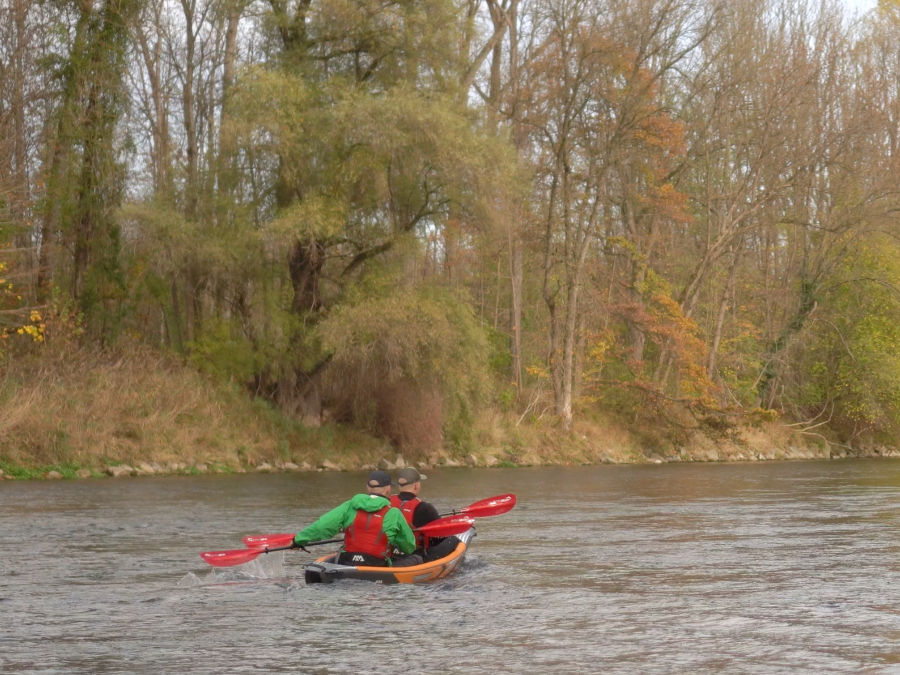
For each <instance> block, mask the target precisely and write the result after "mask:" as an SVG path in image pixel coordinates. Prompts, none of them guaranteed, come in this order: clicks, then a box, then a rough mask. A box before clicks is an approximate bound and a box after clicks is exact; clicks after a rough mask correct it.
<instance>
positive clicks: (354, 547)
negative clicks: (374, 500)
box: [344, 504, 391, 560]
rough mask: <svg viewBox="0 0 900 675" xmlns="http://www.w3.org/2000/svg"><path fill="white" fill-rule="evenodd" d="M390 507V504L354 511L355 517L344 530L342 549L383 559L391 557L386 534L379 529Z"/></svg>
mask: <svg viewBox="0 0 900 675" xmlns="http://www.w3.org/2000/svg"><path fill="white" fill-rule="evenodd" d="M389 508H391V506H390V504H388V505H387V506H383V507H381V508H380V509H378V510H377V511H364V510H362V509H360V510H359V511H357V512H356V517H355V518H354V519H353V522H352V523H350V527H348V528H347V529H346V530H345V531H344V550H345V551H350V552H351V553H366V554H368V555H371V556H375V557H377V558H384V559H385V560H388V559H390V557H391V547H390V545H389V544H388V539H387V535H386V534H385V533H384V531H383V530H382V529H381V526H382V524H383V522H384V514H385V513H387V511H388V509H389Z"/></svg>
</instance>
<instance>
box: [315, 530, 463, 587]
mask: <svg viewBox="0 0 900 675" xmlns="http://www.w3.org/2000/svg"><path fill="white" fill-rule="evenodd" d="M474 536H475V528H474V527H473V528H469V529H468V530H466V531H465V532H463V533H462V534H460V535H457V537H458V538H459V544H458V545H457V546H456V548H455V549H453V551H451V552H450V553H449V554H448V555H446V556H444V557H443V558H438V559H437V560H431V561H429V562H425V563H422V564H421V565H411V566H409V567H368V566H365V565H339V564H337V563H336V562H335V560H336V559H337V556H338V554H337V553H332V554H331V555H326V556H323V557H321V558H318V559H317V560H316V561H315V562H311V563H307V564H306V565H304V566H303V567H304V569H305V577H306V583H308V584H330V583H332V582H334V581H337V580H338V579H362V580H365V581H375V582H379V583H382V584H418V583H422V582H425V581H435V580H436V579H443V578H444V577H446V576H447V575H449V574H452V573H453V571H454V570H455V569H456V568H457V567H459V565H460V563H462V561H463V558H464V557H465V555H466V550H467V549H468V548H469V542H470V541H471V540H472V538H473V537H474Z"/></svg>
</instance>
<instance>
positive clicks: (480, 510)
mask: <svg viewBox="0 0 900 675" xmlns="http://www.w3.org/2000/svg"><path fill="white" fill-rule="evenodd" d="M515 505H516V496H515V495H513V494H509V495H498V496H496V497H488V498H487V499H482V500H481V501H478V502H475V503H474V504H469V505H468V506H467V507H466V508H464V509H460V513H462V514H464V515H467V516H469V517H472V518H475V517H482V518H483V517H484V516H499V515H500V514H501V513H506V512H507V511H509V510H510V509H512V507H514V506H515Z"/></svg>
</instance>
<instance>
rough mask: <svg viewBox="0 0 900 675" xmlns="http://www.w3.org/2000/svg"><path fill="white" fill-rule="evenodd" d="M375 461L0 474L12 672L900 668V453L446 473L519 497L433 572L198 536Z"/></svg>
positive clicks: (323, 497) (234, 533)
mask: <svg viewBox="0 0 900 675" xmlns="http://www.w3.org/2000/svg"><path fill="white" fill-rule="evenodd" d="M363 477H364V474H362V473H359V474H356V473H345V474H335V473H319V474H282V475H240V476H204V477H167V478H139V479H120V480H113V479H109V480H87V481H78V482H76V481H65V482H13V481H6V482H3V483H0V626H2V628H0V671H2V672H3V673H19V672H36V673H60V672H64V673H69V672H78V673H82V672H83V673H243V672H246V673H250V672H296V673H359V672H376V671H377V672H383V673H389V672H405V673H418V672H425V671H428V672H435V673H497V672H499V673H540V672H550V673H588V672H592V673H593V672H603V673H804V672H809V673H813V672H814V673H828V672H832V673H900V563H898V554H900V537H898V535H900V461H894V460H868V461H834V462H796V463H794V462H791V463H766V464H735V465H697V464H694V465H659V466H624V467H623V466H599V467H578V468H534V469H478V470H476V469H439V470H435V471H432V472H430V476H429V480H428V481H426V482H425V483H424V488H425V492H424V493H423V496H424V497H425V498H427V499H429V500H431V501H433V502H434V503H435V504H436V505H437V506H438V507H439V508H440V509H441V510H449V509H451V508H454V507H460V506H465V505H466V504H469V503H472V502H474V501H477V500H479V499H483V498H486V497H490V496H494V495H498V494H503V493H507V492H512V493H515V494H516V495H517V497H518V505H517V506H516V508H515V509H513V510H512V511H510V512H509V513H507V514H505V515H502V516H497V517H493V518H483V519H479V521H478V526H477V527H478V536H477V537H476V538H475V540H474V541H473V543H472V546H471V548H470V551H469V554H468V556H467V558H466V562H465V563H464V565H463V567H462V568H461V569H460V570H459V571H458V572H457V573H456V574H455V575H454V576H452V577H450V578H448V579H445V580H442V581H438V582H435V583H433V584H429V585H415V586H406V585H404V586H396V585H395V586H382V585H377V584H371V583H368V582H362V581H347V582H340V583H335V584H332V585H314V586H306V585H305V584H304V583H303V580H302V568H301V564H302V563H303V562H304V561H305V560H309V559H310V558H311V556H310V555H307V554H306V553H303V552H302V551H297V552H290V553H289V554H287V555H285V554H281V553H277V554H270V555H266V556H261V557H260V559H259V560H258V561H257V562H254V563H251V564H249V565H245V566H243V567H241V568H228V569H216V568H211V567H209V566H207V565H206V564H205V563H204V562H203V561H202V560H201V559H200V557H199V555H198V554H199V552H200V551H206V550H216V549H228V548H238V547H240V546H241V537H242V536H243V535H245V534H253V533H267V532H285V531H293V530H297V529H299V528H301V527H303V526H304V525H306V524H307V523H309V522H310V521H311V520H313V519H314V518H315V517H317V516H318V515H320V514H321V513H322V512H323V511H325V510H326V509H329V508H331V507H333V506H335V505H336V504H338V503H339V502H340V501H342V500H343V499H345V498H347V497H348V496H349V495H350V494H351V493H353V492H355V491H358V489H359V487H360V484H361V483H362V481H363ZM316 552H317V553H318V552H321V549H319V551H316Z"/></svg>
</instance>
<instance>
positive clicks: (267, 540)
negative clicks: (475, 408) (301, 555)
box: [243, 494, 516, 548]
mask: <svg viewBox="0 0 900 675" xmlns="http://www.w3.org/2000/svg"><path fill="white" fill-rule="evenodd" d="M515 505H516V496H515V495H513V494H507V495H497V496H496V497H488V498H487V499H480V500H478V501H477V502H474V503H472V504H469V505H468V506H464V507H463V508H461V509H456V510H455V511H451V512H450V513H442V514H441V515H440V517H441V518H444V517H445V516H468V517H469V518H486V517H487V516H499V515H501V514H503V513H506V512H507V511H509V510H511V509H512V508H513V507H514V506H515ZM430 524H431V523H429V525H430ZM454 534H457V533H455V532H454ZM431 536H434V537H440V536H443V535H439V534H438V535H431ZM447 536H449V535H447ZM293 540H294V535H293V534H291V533H285V534H248V535H247V536H246V537H244V540H243V541H244V545H245V546H247V547H248V548H265V547H266V546H268V547H269V548H272V547H274V546H289V545H290V543H291V542H292V541H293Z"/></svg>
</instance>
